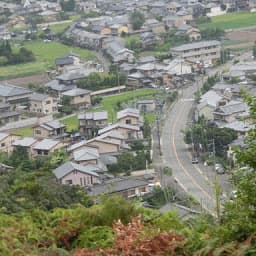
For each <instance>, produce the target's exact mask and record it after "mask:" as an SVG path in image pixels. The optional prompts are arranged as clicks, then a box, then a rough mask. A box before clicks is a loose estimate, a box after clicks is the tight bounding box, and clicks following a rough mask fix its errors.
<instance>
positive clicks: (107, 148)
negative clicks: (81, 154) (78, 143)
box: [86, 136, 122, 155]
mask: <svg viewBox="0 0 256 256" xmlns="http://www.w3.org/2000/svg"><path fill="white" fill-rule="evenodd" d="M86 144H87V145H88V146H90V147H96V148H97V149H98V151H99V153H100V154H110V155H112V154H113V155H116V154H119V153H120V151H121V150H122V147H121V145H120V144H119V143H118V142H116V141H115V140H106V139H103V138H102V137H101V136H98V137H95V138H93V139H91V140H88V141H87V143H86Z"/></svg>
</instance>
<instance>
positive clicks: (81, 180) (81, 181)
mask: <svg viewBox="0 0 256 256" xmlns="http://www.w3.org/2000/svg"><path fill="white" fill-rule="evenodd" d="M80 185H81V186H83V178H80Z"/></svg>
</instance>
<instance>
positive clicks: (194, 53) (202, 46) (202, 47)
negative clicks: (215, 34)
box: [171, 40, 221, 64]
mask: <svg viewBox="0 0 256 256" xmlns="http://www.w3.org/2000/svg"><path fill="white" fill-rule="evenodd" d="M220 51H221V43H220V42H219V41H216V40H211V41H201V42H195V43H190V44H183V45H180V46H178V47H174V48H172V49H171V54H172V55H173V56H176V57H180V58H183V59H185V60H187V61H190V62H192V63H202V64H213V63H215V62H216V60H218V59H219V58H220Z"/></svg>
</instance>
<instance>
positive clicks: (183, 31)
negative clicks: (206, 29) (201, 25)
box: [176, 24, 201, 41]
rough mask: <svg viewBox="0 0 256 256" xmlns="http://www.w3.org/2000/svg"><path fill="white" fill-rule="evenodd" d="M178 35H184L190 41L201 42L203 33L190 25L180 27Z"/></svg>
mask: <svg viewBox="0 0 256 256" xmlns="http://www.w3.org/2000/svg"><path fill="white" fill-rule="evenodd" d="M176 35H184V36H187V37H188V38H189V41H199V40H201V32H200V30H199V29H198V28H194V27H192V26H190V25H186V24H185V25H181V26H180V27H178V31H177V32H176Z"/></svg>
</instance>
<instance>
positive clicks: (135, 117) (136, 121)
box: [117, 108, 142, 126]
mask: <svg viewBox="0 0 256 256" xmlns="http://www.w3.org/2000/svg"><path fill="white" fill-rule="evenodd" d="M117 121H118V123H119V124H121V125H122V124H124V125H136V126H141V121H142V120H141V118H140V112H139V110H138V109H133V108H126V109H124V110H121V111H118V112H117Z"/></svg>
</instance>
